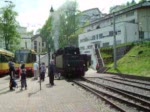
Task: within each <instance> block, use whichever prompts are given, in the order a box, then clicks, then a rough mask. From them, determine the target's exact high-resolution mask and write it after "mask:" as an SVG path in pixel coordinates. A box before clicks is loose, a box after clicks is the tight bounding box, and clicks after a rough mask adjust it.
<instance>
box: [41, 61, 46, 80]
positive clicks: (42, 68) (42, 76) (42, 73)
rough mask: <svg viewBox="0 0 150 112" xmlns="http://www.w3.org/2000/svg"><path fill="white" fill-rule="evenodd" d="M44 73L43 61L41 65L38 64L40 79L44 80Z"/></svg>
mask: <svg viewBox="0 0 150 112" xmlns="http://www.w3.org/2000/svg"><path fill="white" fill-rule="evenodd" d="M45 73H46V66H45V63H44V62H43V63H42V65H41V66H40V79H41V80H42V81H44V79H45Z"/></svg>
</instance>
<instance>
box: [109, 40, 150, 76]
mask: <svg viewBox="0 0 150 112" xmlns="http://www.w3.org/2000/svg"><path fill="white" fill-rule="evenodd" d="M149 44H150V42H146V43H144V44H139V45H135V46H134V47H133V49H131V50H130V51H129V52H128V53H127V54H126V55H125V56H124V57H123V58H121V59H120V60H119V61H118V62H117V66H118V67H117V70H114V69H113V65H111V67H112V68H111V69H110V70H108V72H112V73H122V74H131V75H139V76H146V77H150V69H149V68H150V59H149V57H150V47H149Z"/></svg>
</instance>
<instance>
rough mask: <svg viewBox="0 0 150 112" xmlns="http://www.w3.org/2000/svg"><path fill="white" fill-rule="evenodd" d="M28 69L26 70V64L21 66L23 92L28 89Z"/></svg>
mask: <svg viewBox="0 0 150 112" xmlns="http://www.w3.org/2000/svg"><path fill="white" fill-rule="evenodd" d="M26 77H27V74H26V68H25V64H22V66H21V90H22V89H23V88H24V87H25V89H27V81H26Z"/></svg>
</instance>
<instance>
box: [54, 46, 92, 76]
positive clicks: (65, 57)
mask: <svg viewBox="0 0 150 112" xmlns="http://www.w3.org/2000/svg"><path fill="white" fill-rule="evenodd" d="M53 59H54V62H55V65H56V70H57V71H58V72H59V73H61V75H62V76H65V77H82V76H84V75H85V72H86V71H87V70H88V67H89V66H90V65H91V56H90V55H87V54H80V50H79V48H78V47H65V48H63V49H58V50H57V51H56V52H55V53H54V54H53Z"/></svg>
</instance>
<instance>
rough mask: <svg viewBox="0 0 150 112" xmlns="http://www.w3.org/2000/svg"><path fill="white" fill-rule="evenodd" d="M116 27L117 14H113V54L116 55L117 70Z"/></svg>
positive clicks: (115, 66) (115, 65)
mask: <svg viewBox="0 0 150 112" xmlns="http://www.w3.org/2000/svg"><path fill="white" fill-rule="evenodd" d="M115 28H116V26H115V13H114V12H113V36H114V45H113V53H114V69H116V68H117V60H116V29H115Z"/></svg>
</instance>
